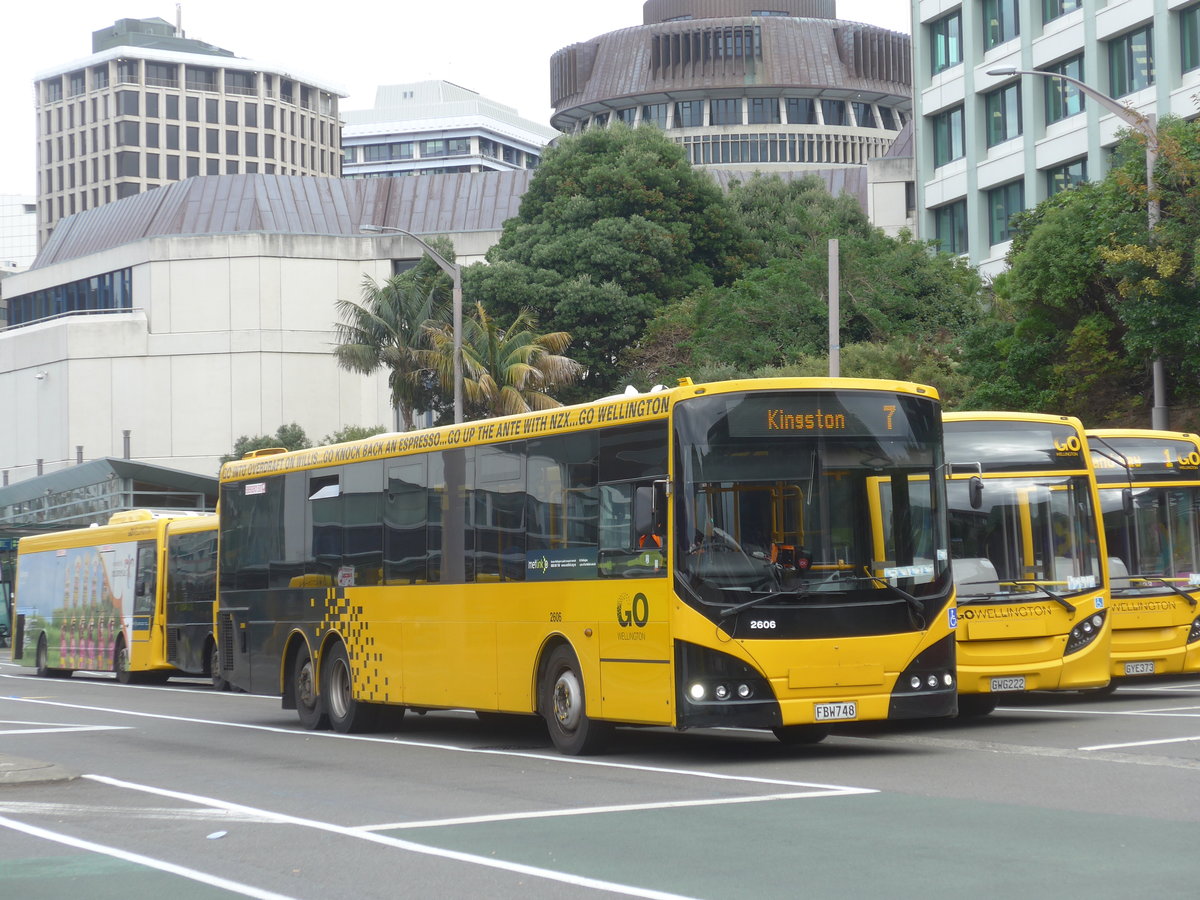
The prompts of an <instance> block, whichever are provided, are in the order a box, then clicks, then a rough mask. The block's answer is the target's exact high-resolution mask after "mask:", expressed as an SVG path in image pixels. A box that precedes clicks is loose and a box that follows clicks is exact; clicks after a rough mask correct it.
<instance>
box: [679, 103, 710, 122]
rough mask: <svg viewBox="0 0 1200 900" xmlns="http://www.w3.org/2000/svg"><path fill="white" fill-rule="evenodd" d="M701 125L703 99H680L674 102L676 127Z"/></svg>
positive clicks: (702, 120)
mask: <svg viewBox="0 0 1200 900" xmlns="http://www.w3.org/2000/svg"><path fill="white" fill-rule="evenodd" d="M703 125H704V101H703V100H682V101H680V102H678V103H676V104H675V127H676V128H700V127H701V126H703Z"/></svg>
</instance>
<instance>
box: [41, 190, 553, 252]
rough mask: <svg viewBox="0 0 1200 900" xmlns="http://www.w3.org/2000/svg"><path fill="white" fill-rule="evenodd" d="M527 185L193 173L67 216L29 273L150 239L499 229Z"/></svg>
mask: <svg viewBox="0 0 1200 900" xmlns="http://www.w3.org/2000/svg"><path fill="white" fill-rule="evenodd" d="M532 177H533V172H532V171H531V170H526V169H521V170H514V171H508V172H473V173H459V174H446V175H422V176H421V177H420V178H362V179H341V178H318V177H314V176H305V175H202V176H199V177H195V178H188V179H187V180H185V181H179V182H176V183H174V184H169V185H166V186H164V187H161V188H158V189H156V190H152V191H146V192H144V193H141V194H137V195H135V196H133V197H127V198H125V199H123V200H119V201H116V202H114V203H108V204H105V205H104V206H99V207H96V208H94V209H89V210H85V211H84V212H81V213H76V214H75V215H73V216H68V217H67V218H65V219H63V220H62V221H60V222H59V223H58V225H57V227H56V228H55V229H54V233H53V234H52V235H51V236H50V240H49V241H47V243H46V245H45V247H44V248H43V249H42V251H41V253H39V254H38V257H37V260H36V262H35V263H34V264H33V267H32V268H33V269H40V268H45V267H46V266H51V265H55V264H56V263H61V262H64V261H66V260H70V259H76V258H79V257H82V256H87V255H89V254H92V253H100V252H102V251H104V250H110V249H112V248H114V247H119V246H121V245H122V244H128V243H131V242H133V241H139V240H145V239H146V238H154V237H171V236H185V235H187V236H195V235H214V234H239V233H266V234H292V235H295V234H309V235H332V236H345V237H357V236H359V235H360V234H361V228H362V226H363V225H364V224H366V223H371V224H374V225H383V226H386V227H392V228H402V229H404V230H406V231H410V232H412V233H414V234H418V235H420V234H453V233H462V232H470V231H499V230H500V229H501V227H502V226H503V224H504V221H505V220H506V219H510V218H512V217H513V216H515V215H516V214H517V211H518V210H519V209H520V205H521V196H522V195H523V194H524V193H525V191H526V190H527V189H528V187H529V181H530V179H531V178H532Z"/></svg>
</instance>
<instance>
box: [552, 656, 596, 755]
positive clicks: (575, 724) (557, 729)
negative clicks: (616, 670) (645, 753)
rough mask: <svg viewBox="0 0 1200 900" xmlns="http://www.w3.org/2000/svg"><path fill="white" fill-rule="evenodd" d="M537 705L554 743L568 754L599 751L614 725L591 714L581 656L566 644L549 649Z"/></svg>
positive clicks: (587, 753)
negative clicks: (584, 689) (539, 699)
mask: <svg viewBox="0 0 1200 900" xmlns="http://www.w3.org/2000/svg"><path fill="white" fill-rule="evenodd" d="M538 707H539V709H540V711H541V713H542V717H543V718H544V719H545V720H546V727H547V728H548V729H549V730H550V739H551V740H552V741H553V742H554V746H555V747H557V748H558V750H559V752H560V753H565V754H567V755H568V756H587V755H589V754H592V753H597V752H599V751H600V750H601V749H603V747H604V745H605V744H606V743H607V742H608V739H609V738H610V736H611V734H612V726H611V725H608V724H606V723H603V722H597V721H595V720H594V719H589V718H588V715H587V697H586V695H585V694H584V691H583V676H582V675H581V674H580V671H579V660H578V659H576V658H575V653H574V652H573V651H572V650H571V648H570V647H568V646H566V645H560V646H558V647H555V648H554V650H553V651H552V652H551V653H550V659H549V660H548V661H547V663H546V669H545V672H544V673H543V675H542V685H541V701H540V702H539V703H538Z"/></svg>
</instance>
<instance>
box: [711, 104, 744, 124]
mask: <svg viewBox="0 0 1200 900" xmlns="http://www.w3.org/2000/svg"><path fill="white" fill-rule="evenodd" d="M710 103H711V107H710V109H709V124H711V125H741V124H742V101H741V98H738V99H736V100H728V99H727V100H712V101H710Z"/></svg>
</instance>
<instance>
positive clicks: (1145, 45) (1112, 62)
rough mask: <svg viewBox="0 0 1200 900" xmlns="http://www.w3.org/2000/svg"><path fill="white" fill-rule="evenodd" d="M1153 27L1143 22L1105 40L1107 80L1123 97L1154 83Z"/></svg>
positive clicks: (1113, 92)
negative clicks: (1117, 36) (1137, 27)
mask: <svg viewBox="0 0 1200 900" xmlns="http://www.w3.org/2000/svg"><path fill="white" fill-rule="evenodd" d="M1153 37H1154V29H1153V27H1152V26H1150V25H1147V26H1146V27H1145V28H1139V29H1138V30H1137V31H1131V32H1129V33H1128V34H1123V35H1121V36H1120V37H1119V38H1114V39H1113V40H1111V41H1109V42H1108V84H1109V89H1110V90H1111V92H1112V95H1113V96H1114V97H1124V96H1125V95H1126V94H1132V93H1133V92H1134V91H1140V90H1141V89H1142V88H1147V87H1149V86H1150V85H1152V84H1154V44H1153Z"/></svg>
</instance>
